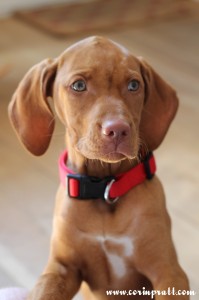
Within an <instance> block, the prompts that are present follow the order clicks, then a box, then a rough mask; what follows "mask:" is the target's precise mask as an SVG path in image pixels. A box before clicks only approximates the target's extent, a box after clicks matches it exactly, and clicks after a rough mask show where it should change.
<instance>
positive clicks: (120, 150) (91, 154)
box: [76, 143, 138, 163]
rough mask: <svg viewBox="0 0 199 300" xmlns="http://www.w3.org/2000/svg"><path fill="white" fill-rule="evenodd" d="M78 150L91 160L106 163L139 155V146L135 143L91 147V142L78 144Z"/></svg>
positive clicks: (130, 158)
mask: <svg viewBox="0 0 199 300" xmlns="http://www.w3.org/2000/svg"><path fill="white" fill-rule="evenodd" d="M80 145H81V146H80ZM76 149H77V151H78V152H79V153H81V154H82V155H83V156H84V157H85V158H87V159H91V160H95V159H97V160H100V161H102V162H106V163H118V162H120V161H123V160H125V159H128V160H132V159H135V157H137V153H138V147H137V146H136V145H135V146H133V145H130V144H129V143H127V144H120V145H118V147H115V146H113V145H111V144H110V145H101V147H99V148H96V147H91V145H90V147H89V144H88V143H86V144H84V145H82V144H78V145H77V147H76Z"/></svg>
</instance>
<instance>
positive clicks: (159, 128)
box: [139, 58, 178, 150]
mask: <svg viewBox="0 0 199 300" xmlns="http://www.w3.org/2000/svg"><path fill="white" fill-rule="evenodd" d="M139 61H140V66H141V72H142V76H143V79H144V82H145V104H144V107H143V111H142V116H141V123H140V138H141V140H142V141H143V142H144V143H145V145H146V146H147V148H148V149H149V150H154V149H156V148H157V147H158V146H159V145H160V143H161V142H162V140H163V139H164V136H165V134H166V132H167V130H168V128H169V125H170V123H171V121H172V120H173V118H174V116H175V114H176V111H177V108H178V98H177V95H176V92H175V90H173V88H172V87H171V86H170V85H169V84H168V83H166V82H165V81H164V80H163V79H162V78H161V77H160V76H159V75H158V74H157V73H156V72H155V71H154V70H153V69H152V67H151V66H149V65H148V64H147V63H146V62H145V61H144V60H143V59H142V58H139Z"/></svg>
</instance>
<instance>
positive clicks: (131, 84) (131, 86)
mask: <svg viewBox="0 0 199 300" xmlns="http://www.w3.org/2000/svg"><path fill="white" fill-rule="evenodd" d="M139 87H140V83H139V81H138V80H136V79H133V80H131V81H130V82H129V84H128V90H129V91H130V92H135V91H137V90H138V89H139Z"/></svg>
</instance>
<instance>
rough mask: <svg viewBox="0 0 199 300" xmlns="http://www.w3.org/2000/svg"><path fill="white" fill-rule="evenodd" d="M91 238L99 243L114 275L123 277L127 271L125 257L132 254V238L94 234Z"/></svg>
mask: <svg viewBox="0 0 199 300" xmlns="http://www.w3.org/2000/svg"><path fill="white" fill-rule="evenodd" d="M93 238H94V239H95V240H97V241H98V242H99V243H100V245H101V247H102V249H103V251H104V253H105V254H106V257H107V260H108V262H109V264H110V266H111V267H112V270H113V272H114V273H115V275H116V276H117V277H118V278H122V277H124V276H125V274H126V272H127V266H126V263H125V257H130V256H132V255H133V242H132V238H130V237H128V236H124V237H115V236H106V237H103V236H95V237H93Z"/></svg>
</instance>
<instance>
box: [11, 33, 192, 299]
mask: <svg viewBox="0 0 199 300" xmlns="http://www.w3.org/2000/svg"><path fill="white" fill-rule="evenodd" d="M49 97H51V98H52V99H53V104H54V108H55V111H56V114H57V115H58V117H59V118H60V120H61V121H62V123H63V124H64V126H65V128H66V135H65V139H66V145H67V151H65V152H64V154H63V155H61V157H60V161H59V168H60V179H61V183H60V187H59V189H58V192H57V197H56V206H55V213H54V223H53V225H54V226H53V233H52V239H51V248H50V254H49V260H48V262H47V265H46V267H45V269H44V272H43V274H42V275H41V277H40V278H39V280H38V283H37V284H36V286H35V288H34V289H33V291H32V292H31V294H30V296H29V298H28V299H30V300H50V299H56V300H68V299H72V298H73V296H74V295H75V294H76V293H77V291H78V290H79V288H80V286H81V284H82V283H83V284H82V292H83V294H84V296H85V299H86V300H88V299H100V300H103V299H115V294H114V293H113V290H122V291H124V292H126V296H127V295H128V299H151V297H152V296H151V294H150V293H151V292H150V291H151V290H155V291H156V298H155V299H156V300H161V299H164V300H167V299H170V300H171V299H175V300H177V299H180V300H182V299H184V300H185V299H186V300H187V299H189V297H188V296H187V295H173V294H168V291H169V289H172V288H173V289H175V291H176V293H177V292H178V290H187V291H188V290H189V285H188V280H187V277H186V275H185V273H184V272H183V270H182V269H181V267H180V266H179V263H178V260H177V256H176V252H175V249H174V245H173V242H172V238H171V224H170V218H169V216H168V213H167V210H166V207H165V197H164V192H163V189H162V185H161V183H160V181H159V180H158V178H157V177H156V176H155V169H156V167H155V159H154V156H153V154H152V151H153V150H155V149H156V148H157V147H158V146H159V145H160V143H161V142H162V140H163V139H164V137H165V134H166V132H167V130H168V128H169V125H170V123H171V121H172V120H173V118H174V116H175V113H176V111H177V107H178V98H177V96H176V93H175V91H174V90H173V89H172V88H171V87H170V86H169V85H168V84H167V83H166V82H165V81H164V80H163V79H162V78H161V77H160V76H159V75H158V74H157V73H156V72H155V71H154V70H153V69H152V68H151V66H150V65H148V64H147V63H146V62H145V61H144V60H143V59H141V58H137V57H135V56H133V55H132V54H131V53H130V52H129V51H128V50H127V49H125V48H124V47H122V46H121V45H119V44H117V43H115V42H113V41H111V40H108V39H106V38H103V37H90V38H87V39H84V40H82V41H80V42H78V43H76V44H74V45H72V46H71V47H69V48H68V49H66V51H65V52H64V53H62V54H61V55H60V56H59V57H58V58H55V59H46V60H44V61H42V62H40V63H39V64H37V65H35V66H33V68H32V69H31V70H30V71H29V72H28V73H27V74H26V75H25V77H24V78H23V79H22V81H21V83H20V84H19V86H18V88H17V90H16V92H15V94H14V95H13V98H12V101H11V103H10V106H9V116H10V119H11V122H12V124H13V126H14V129H15V130H16V133H17V135H18V137H19V138H20V140H21V141H22V143H23V144H24V145H25V147H26V148H27V149H28V150H29V151H30V152H31V153H33V154H34V155H42V154H43V153H44V152H45V151H46V150H47V148H48V146H49V143H50V140H51V136H52V134H53V129H54V116H53V112H52V110H51V108H50V105H49ZM146 291H149V292H148V293H147V292H146ZM165 293H167V294H165ZM124 295H125V294H122V295H121V294H118V296H117V299H123V298H124Z"/></svg>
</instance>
